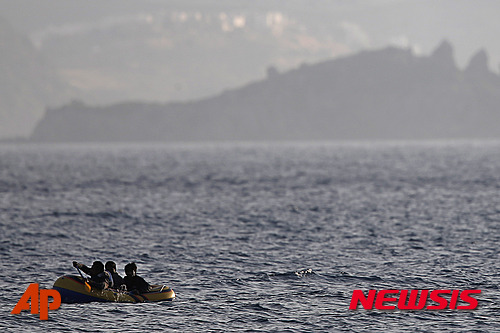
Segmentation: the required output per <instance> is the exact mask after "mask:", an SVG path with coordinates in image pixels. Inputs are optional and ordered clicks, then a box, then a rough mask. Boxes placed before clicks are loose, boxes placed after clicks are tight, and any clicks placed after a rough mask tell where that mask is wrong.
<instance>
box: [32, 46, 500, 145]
mask: <svg viewBox="0 0 500 333" xmlns="http://www.w3.org/2000/svg"><path fill="white" fill-rule="evenodd" d="M453 53H454V52H453V47H452V45H451V44H450V43H449V42H447V41H443V42H442V43H441V44H440V45H439V46H438V47H437V48H436V49H435V50H434V51H433V52H432V53H431V54H430V55H428V56H417V55H415V54H413V52H412V51H411V50H409V49H400V48H395V47H387V48H384V49H380V50H374V51H363V52H360V53H357V54H355V55H351V56H346V57H343V58H336V59H333V60H328V61H323V62H320V63H317V64H310V65H309V64H304V65H302V66H300V67H299V68H297V69H294V70H290V71H287V72H283V73H280V72H278V71H277V70H276V69H275V68H273V67H269V68H268V71H267V78H266V79H264V80H261V81H257V82H253V83H250V84H247V85H245V86H243V87H240V88H237V89H233V90H228V91H225V92H223V93H221V94H219V95H215V96H213V97H209V98H204V99H200V100H196V101H189V102H179V103H168V104H159V103H139V102H128V103H120V104H113V105H109V106H102V107H91V106H88V105H85V104H84V103H82V102H78V101H74V102H72V103H70V104H68V105H65V106H63V107H60V108H54V109H49V110H47V112H46V114H45V116H44V117H43V118H42V120H41V121H40V122H39V123H38V125H37V126H36V127H35V130H34V132H33V134H32V136H31V140H32V141H36V142H125V141H126V142H134V141H142V142H149V141H151V142H178V141H225V140H230V141H272V140H385V139H388V140H414V139H415V140H418V139H469V138H498V137H500V131H499V129H498V125H497V124H498V123H499V122H500V76H499V75H498V74H496V73H493V72H491V71H490V70H489V68H488V57H487V54H486V52H485V51H484V50H480V51H478V52H477V53H476V54H474V55H473V56H472V57H471V59H470V62H469V64H468V65H467V66H466V67H465V68H464V69H460V68H458V66H457V65H456V62H455V59H454V54H453Z"/></svg>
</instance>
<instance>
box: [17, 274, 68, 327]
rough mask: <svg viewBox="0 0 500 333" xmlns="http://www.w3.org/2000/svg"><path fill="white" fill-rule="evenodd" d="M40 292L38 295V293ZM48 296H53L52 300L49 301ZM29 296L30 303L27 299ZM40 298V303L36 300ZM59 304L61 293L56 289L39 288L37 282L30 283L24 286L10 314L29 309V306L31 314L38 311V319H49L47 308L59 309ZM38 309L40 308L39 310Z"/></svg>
mask: <svg viewBox="0 0 500 333" xmlns="http://www.w3.org/2000/svg"><path fill="white" fill-rule="evenodd" d="M38 293H40V295H39V294H38ZM49 297H52V298H53V301H52V302H51V303H49ZM30 298H31V304H30V302H28V301H29V299H30ZM38 300H40V303H39V302H38ZM60 306H61V295H60V294H59V292H58V291H57V290H54V289H41V290H40V289H39V287H38V283H32V284H30V285H29V286H28V288H26V291H25V292H24V294H23V296H21V298H20V299H19V302H17V304H16V306H15V307H14V309H13V310H12V312H11V313H12V314H19V313H21V311H23V310H29V309H30V308H31V313H32V314H37V313H38V312H40V319H41V320H47V319H49V310H56V309H59V307H60ZM39 309H40V310H39Z"/></svg>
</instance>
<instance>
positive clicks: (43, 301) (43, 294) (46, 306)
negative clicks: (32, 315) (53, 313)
mask: <svg viewBox="0 0 500 333" xmlns="http://www.w3.org/2000/svg"><path fill="white" fill-rule="evenodd" d="M49 297H52V298H53V299H54V301H53V302H51V303H49ZM60 306H61V294H59V292H58V291H57V290H54V289H42V290H40V320H47V319H49V310H57V309H59V307H60Z"/></svg>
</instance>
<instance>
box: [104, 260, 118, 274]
mask: <svg viewBox="0 0 500 333" xmlns="http://www.w3.org/2000/svg"><path fill="white" fill-rule="evenodd" d="M105 268H106V270H107V271H108V272H111V273H115V272H116V264H115V263H114V262H113V261H108V262H107V263H106V265H105Z"/></svg>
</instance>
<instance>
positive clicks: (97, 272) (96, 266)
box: [73, 261, 111, 289]
mask: <svg viewBox="0 0 500 333" xmlns="http://www.w3.org/2000/svg"><path fill="white" fill-rule="evenodd" d="M73 267H76V268H78V269H81V270H82V271H83V272H84V273H85V274H87V275H90V279H88V283H89V284H90V286H91V287H94V288H97V289H106V288H108V287H109V285H110V283H111V281H110V278H109V276H108V275H107V274H106V273H105V272H104V264H103V263H102V262H100V261H94V262H93V263H92V267H87V266H86V265H84V264H80V263H79V262H76V261H73Z"/></svg>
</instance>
